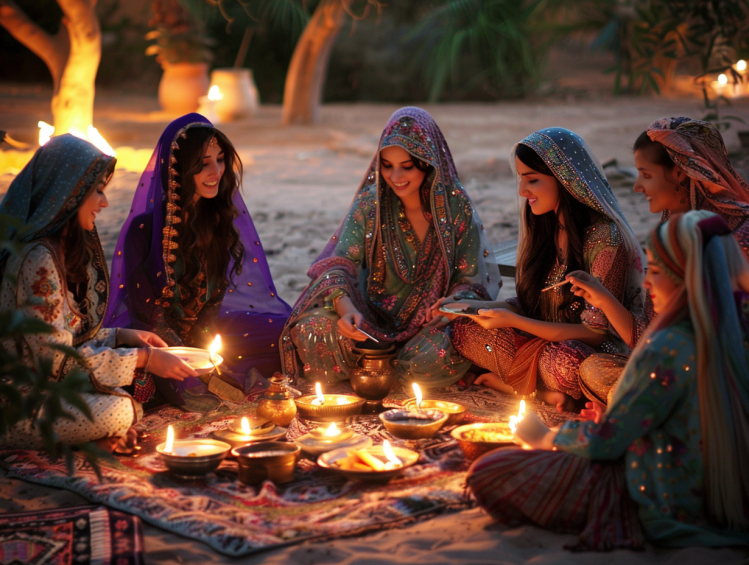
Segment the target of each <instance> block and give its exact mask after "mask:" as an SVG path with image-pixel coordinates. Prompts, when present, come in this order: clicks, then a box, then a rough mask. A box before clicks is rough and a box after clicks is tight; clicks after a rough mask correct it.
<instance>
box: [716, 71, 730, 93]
mask: <svg viewBox="0 0 749 565" xmlns="http://www.w3.org/2000/svg"><path fill="white" fill-rule="evenodd" d="M727 84H728V77H727V76H726V75H725V74H724V73H720V74H719V75H718V80H716V81H713V90H714V91H715V95H716V96H723V91H724V90H725V89H726V85H727Z"/></svg>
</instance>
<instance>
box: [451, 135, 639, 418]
mask: <svg viewBox="0 0 749 565" xmlns="http://www.w3.org/2000/svg"><path fill="white" fill-rule="evenodd" d="M512 164H513V166H514V167H515V170H516V173H517V179H518V183H519V189H518V193H519V196H520V199H521V214H520V241H519V244H518V269H517V275H516V281H517V291H518V296H517V298H516V299H513V300H510V301H509V302H508V303H494V304H481V303H475V304H473V305H474V306H476V307H478V308H481V310H479V315H477V316H471V317H470V318H471V319H470V320H469V319H466V318H462V319H460V320H458V321H456V322H455V324H453V333H452V338H453V345H455V347H456V349H457V350H458V351H459V352H460V353H461V354H462V355H463V356H464V357H466V358H468V359H470V360H471V361H473V362H474V363H475V364H476V365H478V366H480V367H483V368H485V369H487V370H489V371H490V373H486V374H484V375H480V376H479V378H478V379H477V380H476V382H477V383H478V384H485V385H486V386H490V387H492V388H495V389H497V390H500V391H503V392H508V393H515V394H520V395H529V394H534V393H535V392H536V391H537V390H538V392H539V396H540V397H541V398H542V399H543V400H545V401H546V402H549V403H551V404H556V405H557V406H558V407H560V408H561V407H562V405H564V404H565V403H568V400H569V397H572V398H574V399H579V398H580V397H581V394H582V393H581V390H580V384H579V380H578V370H579V366H580V363H581V362H582V361H583V360H584V359H585V358H586V357H588V356H590V355H591V354H592V353H593V352H594V351H611V352H625V351H629V350H628V348H627V345H626V344H625V343H624V342H623V341H622V340H621V338H620V337H619V336H618V335H617V334H616V332H615V331H613V330H612V328H611V326H610V324H609V321H608V320H607V319H606V317H605V316H604V315H603V314H602V313H601V312H600V311H599V310H598V309H596V308H594V307H593V306H591V305H590V304H589V303H587V302H585V301H584V300H581V299H579V298H578V297H576V296H575V295H574V294H572V293H571V292H570V290H569V287H568V286H564V284H561V285H560V284H558V283H563V281H564V280H565V275H566V274H567V273H568V272H570V271H574V270H578V269H579V270H583V271H585V272H588V273H590V274H591V275H593V276H594V277H597V278H598V279H600V280H601V282H602V284H603V285H604V286H605V287H606V288H607V289H609V291H610V292H611V293H612V294H613V295H614V296H617V297H618V298H619V300H620V301H621V302H622V303H623V304H625V305H626V306H627V307H628V308H630V309H633V310H635V311H640V310H641V308H642V297H641V288H640V283H641V281H642V261H641V251H640V248H639V245H638V243H637V239H636V238H635V236H634V234H633V233H632V230H631V229H630V227H629V224H627V221H626V220H625V219H624V216H623V215H622V213H621V210H620V209H619V205H618V203H617V201H616V198H615V197H614V195H613V193H612V191H611V187H610V186H609V183H608V181H607V180H606V177H605V176H604V174H603V172H602V171H601V169H600V167H599V166H598V165H597V163H596V160H595V157H594V156H593V154H592V153H591V151H590V150H589V148H588V147H587V144H586V143H585V141H584V140H583V139H582V138H581V137H580V136H578V135H577V134H575V133H573V132H571V131H569V130H566V129H563V128H548V129H544V130H541V131H537V132H535V133H533V134H531V135H529V136H528V137H526V138H525V139H524V140H523V141H521V142H520V143H519V144H518V145H517V146H516V147H515V149H514V150H513V157H512ZM549 287H550V288H549Z"/></svg>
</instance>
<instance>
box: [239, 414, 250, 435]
mask: <svg viewBox="0 0 749 565" xmlns="http://www.w3.org/2000/svg"><path fill="white" fill-rule="evenodd" d="M241 426H242V433H243V434H244V435H246V436H248V435H250V421H249V420H248V419H247V418H246V417H245V416H242V423H241Z"/></svg>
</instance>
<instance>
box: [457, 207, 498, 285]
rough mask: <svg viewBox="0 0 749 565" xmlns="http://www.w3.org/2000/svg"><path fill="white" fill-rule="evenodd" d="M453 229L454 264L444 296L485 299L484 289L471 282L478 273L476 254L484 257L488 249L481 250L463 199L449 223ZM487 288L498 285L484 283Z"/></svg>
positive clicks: (479, 237)
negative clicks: (454, 240)
mask: <svg viewBox="0 0 749 565" xmlns="http://www.w3.org/2000/svg"><path fill="white" fill-rule="evenodd" d="M453 230H454V233H455V234H456V242H455V264H454V266H453V271H452V273H451V275H450V285H449V289H448V292H447V294H448V295H454V296H455V297H456V299H469V300H489V299H490V298H491V297H490V296H489V293H488V292H487V291H486V288H485V287H484V286H482V285H480V284H476V283H475V282H472V281H471V277H476V275H477V274H478V272H479V266H478V261H479V255H483V256H484V257H488V256H489V253H490V250H488V249H481V234H480V230H481V227H480V226H479V224H478V223H476V222H474V221H473V208H472V206H471V203H470V201H468V200H467V199H466V201H465V202H464V205H463V209H462V210H461V211H460V212H459V213H458V215H457V216H456V218H455V219H454V220H453ZM484 282H485V283H486V284H487V285H489V284H491V283H492V282H494V283H497V284H498V285H499V287H501V286H502V279H501V278H500V279H499V281H492V280H491V279H490V280H487V281H484Z"/></svg>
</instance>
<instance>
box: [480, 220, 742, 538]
mask: <svg viewBox="0 0 749 565" xmlns="http://www.w3.org/2000/svg"><path fill="white" fill-rule="evenodd" d="M731 232H732V230H731V229H730V227H729V226H728V224H727V223H726V222H725V220H724V219H723V218H721V217H720V216H718V215H716V214H713V213H712V212H707V211H690V212H687V213H686V214H683V215H680V214H676V215H672V216H671V218H670V219H669V220H668V221H667V222H666V223H665V224H662V225H659V226H658V227H657V228H656V229H655V230H653V232H652V233H651V234H650V237H649V239H648V242H647V250H648V264H649V268H648V272H647V275H646V276H645V282H644V285H645V287H646V288H647V290H648V292H649V293H650V295H651V296H652V298H653V305H654V307H655V311H656V312H657V313H658V317H657V318H655V320H654V321H653V323H652V324H651V326H650V327H649V328H648V330H647V333H646V334H645V336H644V338H643V339H642V340H641V341H640V343H639V344H638V346H637V348H636V349H635V351H634V352H633V353H632V356H631V358H630V360H629V362H628V363H627V366H626V368H625V370H624V375H623V377H622V380H621V382H620V384H619V386H618V387H617V389H616V390H615V392H614V397H613V399H612V402H611V404H609V406H608V408H607V410H606V412H605V413H604V414H603V415H596V416H595V419H594V420H590V421H585V422H580V421H578V420H575V421H570V422H566V423H565V424H563V425H562V426H561V428H559V430H558V431H551V430H549V429H548V428H546V427H545V426H544V425H543V424H542V423H541V421H540V420H539V419H538V417H537V416H536V415H535V414H528V415H526V416H525V418H524V419H523V420H522V422H521V423H520V424H519V425H518V428H517V431H516V435H517V437H519V438H520V439H521V440H523V441H524V442H525V443H527V444H529V445H530V446H532V447H534V448H536V449H535V450H533V451H527V450H498V451H495V452H493V453H490V454H488V455H486V456H484V457H482V458H481V459H478V460H477V461H476V462H475V463H474V465H473V467H472V468H471V470H470V471H469V473H468V478H467V483H468V486H469V487H470V488H471V490H473V492H474V494H475V495H476V498H477V500H478V502H479V504H480V505H481V506H483V507H484V508H485V509H486V510H487V511H488V512H489V513H490V514H491V515H492V516H494V517H495V518H496V519H497V520H499V521H501V522H505V523H507V522H513V523H517V522H525V521H530V522H533V523H535V524H537V525H540V526H542V527H546V528H549V529H553V530H563V531H566V532H582V533H581V534H580V544H579V545H580V546H581V547H583V548H589V549H598V550H603V549H613V548H617V547H638V546H640V545H642V541H643V540H642V536H641V529H640V525H641V526H642V527H644V533H645V536H646V537H647V538H648V539H649V540H650V541H652V542H655V543H659V544H663V545H669V546H694V545H706V546H723V545H747V544H749V474H747V472H746V467H747V461H749V348H748V347H747V339H749V333H747V321H748V320H747V314H746V312H747V308H746V302H747V299H748V298H749V295H747V291H749V266H748V265H747V263H746V261H744V259H743V256H742V252H741V250H740V249H739V246H738V245H737V243H736V241H735V239H734V238H733V237H732V236H731ZM552 501H553V502H552Z"/></svg>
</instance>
